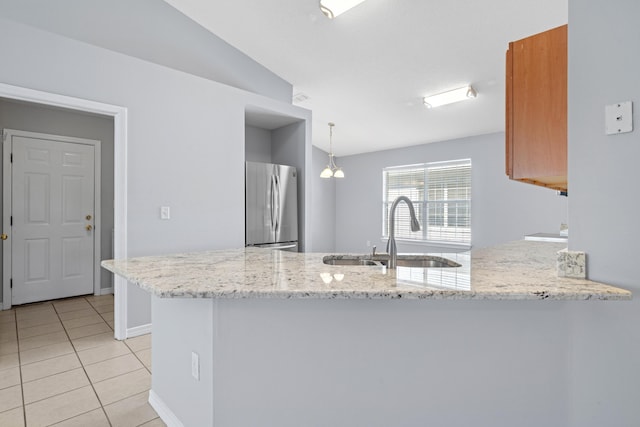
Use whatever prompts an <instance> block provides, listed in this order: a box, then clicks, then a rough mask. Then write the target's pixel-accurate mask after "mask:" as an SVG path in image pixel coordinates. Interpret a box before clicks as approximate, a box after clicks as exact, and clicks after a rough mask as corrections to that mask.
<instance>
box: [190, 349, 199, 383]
mask: <svg viewBox="0 0 640 427" xmlns="http://www.w3.org/2000/svg"><path fill="white" fill-rule="evenodd" d="M191 376H192V377H193V378H195V379H196V380H198V381H200V356H198V353H196V352H193V351H192V352H191Z"/></svg>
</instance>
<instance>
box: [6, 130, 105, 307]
mask: <svg viewBox="0 0 640 427" xmlns="http://www.w3.org/2000/svg"><path fill="white" fill-rule="evenodd" d="M3 141H4V143H3V152H4V156H3V162H4V164H3V169H4V178H5V179H4V180H3V194H4V203H3V229H4V230H10V233H9V235H7V234H4V235H3V239H5V238H7V237H9V241H8V242H7V243H8V244H7V245H4V248H3V249H4V250H5V251H8V252H9V253H8V254H7V255H8V256H7V257H5V260H7V261H8V263H7V264H4V263H3V269H2V270H3V274H4V277H5V280H7V278H8V280H9V281H10V287H11V304H12V305H18V304H25V303H30V302H37V301H45V300H51V299H59V298H66V297H70V296H78V295H86V294H91V293H93V294H96V295H99V294H100V293H101V292H100V291H101V287H100V258H101V245H100V233H97V232H96V231H97V230H101V228H102V227H101V222H100V219H101V215H100V214H101V212H100V177H101V174H100V167H101V162H100V147H101V143H100V141H97V140H89V139H83V138H73V137H67V136H58V135H50V134H43V133H36V132H26V131H20V130H11V129H5V130H4V131H3Z"/></svg>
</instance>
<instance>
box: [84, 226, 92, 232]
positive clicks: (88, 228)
mask: <svg viewBox="0 0 640 427" xmlns="http://www.w3.org/2000/svg"><path fill="white" fill-rule="evenodd" d="M85 228H86V229H87V231H91V230H93V226H92V225H91V224H87V226H86V227H85Z"/></svg>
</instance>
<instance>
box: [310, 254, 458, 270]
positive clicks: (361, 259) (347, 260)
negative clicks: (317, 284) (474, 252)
mask: <svg viewBox="0 0 640 427" xmlns="http://www.w3.org/2000/svg"><path fill="white" fill-rule="evenodd" d="M322 262H323V263H325V264H328V265H355V266H386V265H387V263H388V262H389V257H388V256H385V255H376V256H375V258H373V259H371V256H370V255H327V256H325V257H324V258H322ZM397 266H398V267H410V268H456V267H460V266H461V264H458V263H457V262H455V261H451V260H450V259H446V258H442V257H438V256H432V255H398V264H397Z"/></svg>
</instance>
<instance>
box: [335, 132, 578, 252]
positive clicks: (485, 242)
mask: <svg viewBox="0 0 640 427" xmlns="http://www.w3.org/2000/svg"><path fill="white" fill-rule="evenodd" d="M465 158H469V159H471V163H472V178H471V179H472V182H471V186H472V194H471V198H472V201H471V217H472V222H471V227H472V231H471V234H472V236H471V239H472V242H471V243H472V245H473V246H474V247H476V248H479V247H486V246H491V245H495V244H498V243H503V242H507V241H511V240H518V239H522V238H523V236H524V235H525V234H530V233H537V232H558V231H559V230H560V223H561V222H565V221H566V211H567V199H566V198H565V197H559V196H557V195H556V192H555V191H553V190H549V189H546V188H541V187H536V186H534V185H529V184H524V183H520V182H516V181H511V180H509V179H508V178H507V176H506V175H505V172H504V170H505V165H504V161H505V160H504V133H495V134H489V135H480V136H475V137H470V138H463V139H457V140H451V141H444V142H438V143H431V144H424V145H419V146H414V147H407V148H401V149H394V150H387V151H379V152H374V153H367V154H361V155H354V156H347V157H340V159H339V160H340V161H339V164H340V166H341V167H342V168H343V169H344V171H345V173H346V174H347V176H348V178H346V179H344V180H341V181H338V182H336V195H337V197H336V250H338V251H346V252H365V251H368V250H369V249H368V248H367V246H366V242H367V241H370V242H371V244H372V245H377V246H378V249H379V250H380V249H384V245H383V244H382V241H381V236H382V168H384V167H386V166H399V165H407V164H415V163H425V162H437V161H445V160H456V159H465ZM398 246H399V250H401V251H411V252H416V251H418V252H419V251H420V249H421V248H420V247H419V246H415V245H407V244H399V245H398Z"/></svg>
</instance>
